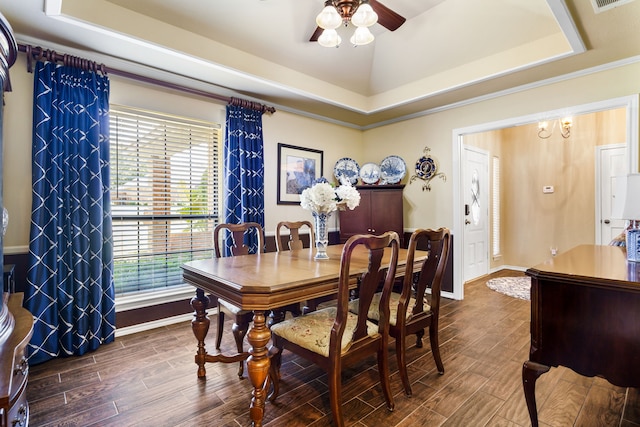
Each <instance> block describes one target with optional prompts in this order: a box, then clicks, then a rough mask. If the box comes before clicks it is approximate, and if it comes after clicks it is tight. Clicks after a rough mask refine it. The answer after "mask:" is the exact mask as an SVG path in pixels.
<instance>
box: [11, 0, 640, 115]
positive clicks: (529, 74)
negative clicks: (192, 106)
mask: <svg viewBox="0 0 640 427" xmlns="http://www.w3.org/2000/svg"><path fill="white" fill-rule="evenodd" d="M379 1H380V2H381V3H383V4H384V5H385V6H387V7H389V8H390V9H392V10H394V11H395V12H397V13H399V14H400V15H402V16H404V17H405V18H407V20H406V22H405V23H404V24H403V25H402V26H401V27H400V28H399V29H397V30H396V31H393V32H391V31H388V30H387V29H385V28H384V27H382V26H381V25H379V24H376V25H374V27H373V28H372V32H373V33H374V34H375V36H376V39H375V41H374V42H373V43H371V44H369V45H366V46H359V47H357V48H354V47H352V46H349V43H348V38H349V35H348V32H350V31H352V30H350V29H348V28H341V29H339V31H343V32H345V33H344V34H343V37H342V38H343V40H345V41H344V42H343V44H342V46H341V47H339V48H324V47H322V46H320V45H319V44H318V43H315V42H309V37H310V36H311V34H312V33H313V31H314V30H315V28H316V24H315V16H316V15H317V13H318V12H319V11H320V10H321V9H322V7H323V5H324V0H304V1H302V0H208V1H205V0H181V1H174V0H135V1H131V0H20V1H4V2H2V3H0V12H2V13H3V14H4V15H5V17H6V18H7V19H8V20H9V22H10V23H11V25H12V26H13V28H14V31H15V32H16V35H17V37H18V40H19V41H22V42H25V43H31V44H40V45H42V47H45V48H50V47H52V46H51V44H52V45H54V46H62V47H66V48H68V49H72V50H73V51H74V52H70V53H74V54H76V53H75V52H81V53H84V54H85V56H87V57H89V58H91V59H94V58H93V57H92V55H95V54H94V52H95V53H97V54H99V56H100V58H107V59H104V60H103V62H105V63H106V64H107V65H108V66H110V67H113V68H122V66H123V65H122V64H125V62H122V61H120V60H124V61H127V63H129V62H132V63H134V64H140V65H139V66H138V68H139V69H140V70H141V71H142V72H144V73H148V74H153V73H155V72H156V71H157V70H163V71H167V72H169V73H171V74H173V75H175V76H182V77H187V78H189V79H190V81H192V82H193V83H191V84H193V85H203V86H204V87H206V88H208V89H209V90H211V91H216V92H218V93H221V94H223V95H228V96H232V95H235V96H244V97H247V98H251V99H256V100H259V101H262V102H265V103H268V104H271V105H274V106H276V108H279V109H285V110H286V109H289V110H295V111H303V112H304V113H305V114H309V115H312V116H315V117H320V118H326V119H328V120H331V121H336V122H339V123H343V124H348V125H351V126H355V127H361V128H367V127H369V126H374V125H376V124H380V123H385V122H387V121H392V120H396V119H398V118H401V117H407V116H411V115H414V114H419V113H421V112H424V111H427V110H432V109H438V108H444V107H446V106H449V105H452V104H456V103H461V102H468V101H469V100H471V99H474V98H477V97H483V96H491V94H496V93H500V91H505V90H512V89H513V88H516V87H522V86H525V85H530V84H534V83H535V82H538V81H541V80H545V79H552V78H557V77H559V76H563V75H566V74H570V73H575V72H579V71H580V70H583V69H588V68H592V67H598V66H601V65H604V64H611V63H614V62H616V61H629V60H638V58H637V56H638V55H640V37H639V36H638V35H637V25H638V23H640V1H631V2H628V1H627V0H618V2H619V4H620V5H619V6H618V7H615V8H611V9H608V10H605V11H602V12H600V13H596V11H595V10H594V6H593V5H592V3H591V2H590V1H588V0H566V1H563V0H482V1H478V0H379ZM127 67H131V66H130V65H127ZM132 68H133V69H134V70H135V68H136V66H133V67H132ZM164 77H165V78H166V75H165V76H164ZM585 89H588V88H585Z"/></svg>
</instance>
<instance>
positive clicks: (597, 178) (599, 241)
mask: <svg viewBox="0 0 640 427" xmlns="http://www.w3.org/2000/svg"><path fill="white" fill-rule="evenodd" d="M620 148H624V149H625V156H626V157H627V162H628V157H629V155H628V152H627V151H626V150H628V147H627V144H625V143H620V144H609V145H598V146H597V147H596V156H595V160H596V172H595V181H596V182H595V188H596V205H595V224H594V225H595V228H596V229H595V236H596V245H602V244H606V243H604V242H603V241H602V225H601V224H602V209H601V205H602V180H601V175H602V159H601V157H602V152H603V151H604V150H610V149H620ZM628 166H629V164H628V163H627V167H628ZM627 172H629V171H627Z"/></svg>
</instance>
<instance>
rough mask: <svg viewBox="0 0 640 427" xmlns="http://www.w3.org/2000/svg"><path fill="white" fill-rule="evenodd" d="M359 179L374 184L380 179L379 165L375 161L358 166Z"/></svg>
mask: <svg viewBox="0 0 640 427" xmlns="http://www.w3.org/2000/svg"><path fill="white" fill-rule="evenodd" d="M360 179H362V182H364V183H365V184H375V183H376V182H378V181H380V166H378V165H376V164H375V163H365V164H364V165H362V168H360Z"/></svg>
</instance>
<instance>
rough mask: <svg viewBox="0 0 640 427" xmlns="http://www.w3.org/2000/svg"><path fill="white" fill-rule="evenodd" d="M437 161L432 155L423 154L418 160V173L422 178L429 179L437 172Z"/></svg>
mask: <svg viewBox="0 0 640 427" xmlns="http://www.w3.org/2000/svg"><path fill="white" fill-rule="evenodd" d="M436 169H437V166H436V161H435V160H433V158H431V157H427V156H422V157H420V158H419V159H418V161H417V162H416V175H418V177H419V178H421V179H429V178H431V177H432V176H433V175H435V173H436Z"/></svg>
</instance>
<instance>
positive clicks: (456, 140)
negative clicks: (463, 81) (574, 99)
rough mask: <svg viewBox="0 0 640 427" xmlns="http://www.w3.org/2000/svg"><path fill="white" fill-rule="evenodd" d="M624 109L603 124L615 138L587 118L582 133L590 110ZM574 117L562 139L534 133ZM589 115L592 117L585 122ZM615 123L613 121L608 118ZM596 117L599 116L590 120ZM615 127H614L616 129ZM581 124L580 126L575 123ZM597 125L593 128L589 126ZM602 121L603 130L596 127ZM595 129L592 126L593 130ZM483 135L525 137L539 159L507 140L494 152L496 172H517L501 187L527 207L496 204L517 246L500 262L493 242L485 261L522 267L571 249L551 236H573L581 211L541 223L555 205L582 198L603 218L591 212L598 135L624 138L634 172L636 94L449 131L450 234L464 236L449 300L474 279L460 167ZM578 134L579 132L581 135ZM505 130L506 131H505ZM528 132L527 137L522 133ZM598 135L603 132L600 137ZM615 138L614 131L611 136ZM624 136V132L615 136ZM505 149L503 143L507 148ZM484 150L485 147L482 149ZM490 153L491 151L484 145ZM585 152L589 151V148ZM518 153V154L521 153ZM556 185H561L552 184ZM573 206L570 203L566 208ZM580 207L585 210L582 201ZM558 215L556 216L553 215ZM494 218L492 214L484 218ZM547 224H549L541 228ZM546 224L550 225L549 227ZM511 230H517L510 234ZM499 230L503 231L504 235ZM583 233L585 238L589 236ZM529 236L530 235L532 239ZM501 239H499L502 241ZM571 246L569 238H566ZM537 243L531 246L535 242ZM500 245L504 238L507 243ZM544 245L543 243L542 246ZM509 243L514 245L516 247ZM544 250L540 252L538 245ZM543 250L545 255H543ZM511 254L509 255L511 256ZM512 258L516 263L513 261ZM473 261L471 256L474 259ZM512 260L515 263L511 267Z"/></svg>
mask: <svg viewBox="0 0 640 427" xmlns="http://www.w3.org/2000/svg"><path fill="white" fill-rule="evenodd" d="M617 109H622V115H623V117H624V119H623V121H624V123H622V121H621V120H619V122H615V121H613V122H612V121H609V122H608V124H605V125H606V126H607V127H609V130H612V129H613V130H614V132H612V135H614V136H607V135H608V134H606V135H605V134H603V132H606V129H602V128H603V126H604V125H603V124H602V123H595V124H594V123H591V124H590V126H591V127H590V128H589V129H591V130H589V131H586V129H585V128H586V126H585V125H584V120H587V119H586V118H583V116H585V117H586V115H589V114H591V113H598V112H605V113H606V112H609V111H611V110H617ZM565 116H571V117H573V118H574V127H573V129H572V135H571V137H570V138H573V140H571V141H570V138H566V139H565V138H562V137H560V136H558V137H557V138H558V140H556V139H552V138H549V139H541V138H538V136H537V129H538V122H541V121H544V120H549V118H560V117H565ZM590 120H594V119H590ZM612 120H613V119H612ZM595 121H596V122H598V120H595ZM616 124H618V125H619V127H618V126H616ZM580 125H582V126H583V128H582V129H580V128H579V126H580ZM594 126H595V128H594ZM598 126H600V127H598ZM593 129H597V131H594V130H593ZM486 132H501V133H504V134H506V135H507V137H508V138H512V139H513V138H515V139H517V140H518V142H521V140H524V139H527V140H530V142H529V143H530V144H533V148H531V150H535V151H532V152H533V153H535V157H536V158H537V161H536V163H535V164H534V163H533V162H532V158H531V157H532V156H531V155H527V156H526V157H524V158H520V159H518V156H516V154H517V151H514V150H516V149H517V146H518V144H504V145H503V146H502V148H501V149H500V152H499V156H500V157H501V158H502V160H501V165H502V166H501V168H502V171H501V174H502V175H503V176H505V177H506V176H508V168H509V167H512V168H515V170H517V171H518V174H516V175H514V177H511V178H510V179H506V178H505V179H503V187H505V189H506V188H508V187H509V186H510V189H509V190H508V191H510V192H511V193H512V194H519V195H520V199H519V200H520V201H519V202H517V203H519V205H518V207H519V208H520V209H522V208H523V206H522V204H523V203H524V204H527V206H528V210H529V211H530V213H529V214H527V210H526V209H525V210H518V209H516V208H514V206H513V205H511V206H510V205H509V204H508V203H503V204H502V207H501V218H502V220H503V221H504V224H505V225H504V227H511V229H510V230H511V231H510V233H511V234H510V236H512V235H513V234H514V233H515V235H516V236H517V237H515V239H516V240H517V242H516V243H513V242H512V244H511V248H510V249H508V250H507V251H515V255H516V256H515V257H514V256H506V252H507V251H505V253H504V255H505V256H504V257H503V258H502V259H494V258H493V257H491V253H490V248H491V244H488V245H487V249H486V251H485V256H486V258H487V264H488V265H489V266H490V269H489V272H491V271H496V270H498V269H501V268H515V269H521V270H522V269H526V268H529V267H532V266H533V265H536V264H538V263H540V262H543V261H544V260H545V259H547V258H548V257H550V256H551V253H552V249H555V250H556V251H555V252H556V253H557V252H558V251H564V250H568V249H569V248H568V247H562V244H561V243H554V242H552V240H555V239H556V238H557V239H564V237H563V236H565V235H566V234H568V233H569V234H570V233H571V232H572V230H573V235H575V232H576V230H584V227H585V225H584V222H581V220H584V218H583V216H582V215H580V214H576V215H573V216H572V217H570V218H560V220H559V221H555V222H554V223H553V224H552V227H551V226H550V224H549V223H548V221H547V222H545V218H548V217H549V216H550V215H551V216H553V215H555V212H556V211H557V209H559V206H561V207H563V208H564V207H566V206H569V205H570V204H571V203H575V200H580V201H581V203H583V202H585V201H590V206H588V213H589V215H591V221H592V222H595V221H596V220H601V218H596V217H598V216H599V214H598V213H597V209H596V206H595V205H596V197H595V190H594V188H595V186H596V185H595V180H596V178H595V174H596V171H595V157H596V150H595V148H594V147H596V146H598V145H603V143H602V139H603V138H606V137H608V138H610V139H611V141H609V142H608V143H611V144H615V143H618V144H619V143H622V144H624V146H625V147H626V159H625V168H626V171H629V172H631V171H638V96H637V95H634V96H628V97H621V98H615V99H611V100H606V101H602V102H597V103H591V104H585V105H579V106H574V107H570V108H566V109H563V110H555V111H548V112H543V113H538V114H533V115H528V116H522V117H515V118H511V119H506V120H501V121H498V122H491V123H485V124H481V125H476V126H472V127H467V128H459V129H454V130H453V151H454V152H453V158H454V159H457V161H454V173H453V190H454V194H455V195H456V196H455V197H454V198H453V224H454V230H453V234H454V235H457V236H460V237H459V239H461V240H463V241H462V242H458V244H457V245H455V246H454V289H453V295H452V296H453V297H454V298H456V299H462V298H463V297H464V283H465V281H469V280H473V279H474V277H465V266H466V265H467V263H468V262H469V260H468V259H466V258H467V256H466V254H465V251H464V248H465V242H464V238H465V237H464V236H465V232H464V230H465V218H466V216H465V211H464V207H465V194H464V191H465V184H464V179H465V171H464V170H463V169H464V164H465V163H464V158H463V157H464V147H465V145H466V144H467V143H468V142H470V141H472V140H473V136H474V135H477V134H482V133H486ZM523 132H525V133H523ZM580 132H582V133H580ZM509 134H510V136H509ZM523 135H526V137H523ZM603 135H605V136H604V137H603ZM615 135H618V136H615ZM619 135H621V136H619ZM579 139H581V140H582V141H589V144H583V145H585V146H586V145H588V147H587V148H585V147H581V146H580V145H579V144H578V143H577V142H578V140H579ZM505 147H506V148H505ZM481 148H483V149H487V147H481ZM488 151H490V152H491V154H492V155H493V151H492V150H491V149H489V150H488ZM587 151H588V152H587ZM521 157H522V156H521ZM554 182H558V183H559V186H556V185H554ZM587 192H590V193H589V196H588V197H587V196H584V197H579V198H578V199H575V198H573V197H574V196H576V195H579V194H587ZM571 206H573V207H574V208H575V207H576V206H575V205H571ZM580 209H582V210H581V211H580V212H586V210H585V209H587V208H585V207H584V206H583V207H581V208H580ZM556 216H557V215H556ZM490 222H491V220H490V219H489V223H490ZM545 227H546V228H545ZM549 228H550V229H549ZM514 230H515V232H514ZM540 230H543V231H545V233H546V235H547V236H549V235H550V236H554V237H553V238H549V239H548V240H547V241H545V240H544V239H542V240H536V239H538V237H539V236H538V234H540ZM504 233H505V230H503V234H502V235H503V236H504V235H505V234H504ZM587 235H588V236H587ZM594 235H595V225H592V226H591V227H590V228H589V230H588V232H587V233H585V236H584V238H589V239H591V240H590V241H589V243H595V237H594ZM532 239H533V240H532ZM503 240H504V239H503ZM567 240H568V242H569V243H568V244H571V243H572V242H571V241H570V239H567ZM533 243H535V245H533ZM505 246H507V242H506V241H505ZM547 246H548V247H547ZM514 247H517V248H516V249H514ZM541 247H542V248H543V249H541ZM543 251H544V252H543ZM511 255H514V254H511ZM513 260H515V261H513ZM476 261H477V260H474V262H476ZM514 263H515V264H514Z"/></svg>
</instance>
